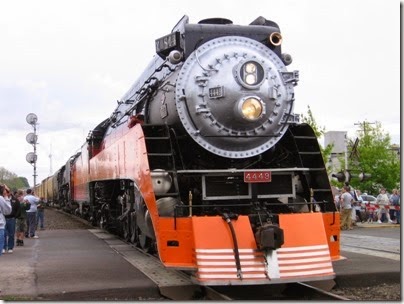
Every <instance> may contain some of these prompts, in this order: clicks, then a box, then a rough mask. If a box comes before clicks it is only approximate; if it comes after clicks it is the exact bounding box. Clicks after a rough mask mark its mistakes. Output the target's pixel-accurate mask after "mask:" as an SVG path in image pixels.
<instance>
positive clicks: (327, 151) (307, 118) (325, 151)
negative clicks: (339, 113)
mask: <svg viewBox="0 0 404 304" xmlns="http://www.w3.org/2000/svg"><path fill="white" fill-rule="evenodd" d="M302 122H304V123H307V124H308V125H309V126H310V127H312V129H313V131H314V134H315V135H316V137H317V138H319V137H321V136H323V135H324V133H325V127H321V126H319V125H318V124H317V122H316V120H315V119H314V116H313V112H312V111H311V109H310V106H307V115H304V114H302ZM333 146H334V145H332V144H331V145H327V147H325V148H323V147H322V146H321V145H320V151H321V154H322V156H323V160H324V164H328V159H329V158H330V155H331V151H332V148H333ZM326 169H327V172H328V173H330V172H331V170H332V168H331V166H329V165H327V168H326Z"/></svg>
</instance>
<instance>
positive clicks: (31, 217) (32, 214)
mask: <svg viewBox="0 0 404 304" xmlns="http://www.w3.org/2000/svg"><path fill="white" fill-rule="evenodd" d="M24 201H27V202H28V203H30V204H31V208H29V210H27V219H28V237H32V238H34V239H37V238H38V236H37V235H36V234H35V229H36V213H37V204H38V202H39V198H38V197H36V196H34V195H33V193H32V190H31V189H27V195H26V196H24Z"/></svg>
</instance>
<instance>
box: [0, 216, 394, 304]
mask: <svg viewBox="0 0 404 304" xmlns="http://www.w3.org/2000/svg"><path fill="white" fill-rule="evenodd" d="M388 227H396V228H398V229H399V225H393V224H377V223H373V224H358V227H355V229H354V230H350V231H344V232H342V233H341V255H342V256H343V257H344V258H343V259H342V260H339V261H335V262H333V266H334V270H335V272H336V275H337V277H336V279H335V282H336V284H338V285H339V286H340V287H343V286H351V287H353V286H361V287H363V286H369V287H373V286H376V285H378V284H380V283H381V282H385V283H388V282H396V283H397V282H400V280H401V262H400V259H399V258H397V254H396V255H395V258H392V257H389V256H388V255H387V253H386V255H384V254H383V252H382V254H381V255H379V256H375V255H370V254H368V253H367V252H366V246H368V248H369V249H371V248H374V247H377V246H379V247H380V246H381V247H386V246H392V248H394V249H393V251H395V250H397V251H398V253H399V251H400V243H399V242H400V240H399V239H398V240H397V239H395V240H394V239H391V238H386V237H383V236H382V237H378V236H369V235H367V234H366V231H370V230H369V229H371V230H373V228H388ZM383 230H384V229H378V230H374V231H377V232H380V233H382V235H383ZM385 231H387V229H386V230H385ZM397 231H398V232H399V230H397ZM39 236H40V237H39V238H38V239H32V238H30V239H26V240H25V241H24V242H25V246H23V247H15V248H14V252H13V253H12V254H9V253H5V254H3V255H2V256H1V257H0V265H1V270H2V275H1V280H0V290H1V292H0V300H6V301H7V300H14V301H15V300H17V301H25V300H64V301H71V300H81V301H85V300H98V301H101V300H148V299H152V300H159V299H163V298H162V297H161V293H160V289H159V287H158V286H157V284H156V280H152V279H150V278H149V277H148V276H146V275H144V274H143V273H142V272H141V271H140V270H139V269H138V268H137V266H136V267H135V266H134V265H135V264H133V263H130V258H128V256H129V257H130V255H132V254H133V251H134V250H135V249H134V248H131V246H130V245H125V244H124V243H123V242H122V241H121V240H119V239H117V238H116V237H115V236H112V235H109V236H108V238H109V241H108V242H106V240H105V238H103V237H100V236H97V235H96V233H94V231H91V229H89V230H49V231H47V230H44V231H40V235H39ZM111 244H113V245H111ZM114 244H115V245H114ZM377 244H378V245H377ZM363 248H365V249H363ZM125 250H126V252H129V253H125ZM363 250H365V251H363ZM389 250H390V251H391V248H390V249H389ZM133 259H134V260H135V258H133ZM157 275H158V274H157ZM169 280H170V279H169Z"/></svg>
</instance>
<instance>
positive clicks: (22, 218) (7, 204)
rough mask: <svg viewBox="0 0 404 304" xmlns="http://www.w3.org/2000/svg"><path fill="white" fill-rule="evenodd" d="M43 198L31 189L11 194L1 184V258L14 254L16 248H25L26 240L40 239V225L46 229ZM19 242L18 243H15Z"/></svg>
mask: <svg viewBox="0 0 404 304" xmlns="http://www.w3.org/2000/svg"><path fill="white" fill-rule="evenodd" d="M44 207H45V203H44V200H43V198H39V197H37V196H35V195H34V193H33V191H32V190H31V189H27V190H26V192H25V194H24V191H23V190H17V191H15V192H13V193H12V192H11V191H10V188H9V187H8V186H7V185H1V184H0V256H1V255H2V254H3V253H13V250H14V246H15V245H16V246H24V238H34V239H37V238H38V234H37V233H36V230H37V227H38V224H39V227H40V229H44ZM15 240H17V242H15Z"/></svg>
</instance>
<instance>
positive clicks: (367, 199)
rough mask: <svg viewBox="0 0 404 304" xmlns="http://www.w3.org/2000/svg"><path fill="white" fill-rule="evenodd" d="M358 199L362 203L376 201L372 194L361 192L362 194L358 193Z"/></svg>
mask: <svg viewBox="0 0 404 304" xmlns="http://www.w3.org/2000/svg"><path fill="white" fill-rule="evenodd" d="M358 200H359V201H360V202H362V203H366V204H367V203H371V204H374V203H375V202H376V197H374V196H373V195H368V194H362V195H359V197H358Z"/></svg>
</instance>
